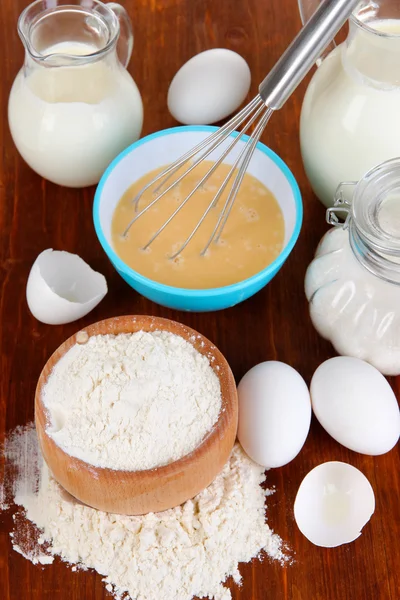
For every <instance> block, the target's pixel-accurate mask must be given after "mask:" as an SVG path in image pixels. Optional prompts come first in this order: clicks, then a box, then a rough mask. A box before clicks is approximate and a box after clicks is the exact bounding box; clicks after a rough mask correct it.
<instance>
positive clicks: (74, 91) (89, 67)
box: [8, 42, 143, 187]
mask: <svg viewBox="0 0 400 600" xmlns="http://www.w3.org/2000/svg"><path fill="white" fill-rule="evenodd" d="M96 50H97V49H96V48H94V47H91V46H88V45H86V44H76V43H73V44H71V43H68V42H63V43H62V44H57V46H54V47H52V48H50V49H48V50H47V53H53V52H58V53H65V54H69V55H71V54H74V55H85V54H90V53H92V52H95V51H96ZM8 116H9V125H10V130H11V134H12V137H13V139H14V142H15V144H16V146H17V148H18V150H19V152H20V154H21V155H22V157H23V158H24V159H25V161H26V162H27V163H28V164H29V165H30V167H31V168H32V169H34V170H35V171H36V172H37V173H39V174H40V175H41V176H42V177H45V178H46V179H49V180H50V181H53V182H54V183H57V184H60V185H65V186H69V187H84V186H88V185H92V184H95V183H97V182H98V181H99V179H100V177H101V175H102V173H103V172H104V170H105V169H106V167H107V166H108V164H109V163H110V162H111V161H112V160H113V159H114V158H115V157H116V156H117V154H119V152H121V151H122V150H123V149H124V148H126V147H127V146H128V145H130V144H131V143H132V142H134V141H135V140H137V139H138V137H139V136H140V132H141V129H142V122H143V108H142V101H141V97H140V93H139V91H138V89H137V86H136V84H135V82H134V81H133V79H132V77H131V76H130V75H129V73H128V72H127V71H126V70H125V69H124V68H123V67H122V66H121V65H120V64H119V63H118V61H117V59H116V57H108V59H107V60H105V59H103V60H100V61H97V62H94V63H91V64H90V63H88V64H84V65H79V66H63V67H55V68H54V67H53V68H46V67H45V66H39V67H35V68H33V69H26V71H24V69H21V71H20V72H19V74H18V75H17V77H16V79H15V81H14V84H13V87H12V90H11V94H10V100H9V110H8Z"/></svg>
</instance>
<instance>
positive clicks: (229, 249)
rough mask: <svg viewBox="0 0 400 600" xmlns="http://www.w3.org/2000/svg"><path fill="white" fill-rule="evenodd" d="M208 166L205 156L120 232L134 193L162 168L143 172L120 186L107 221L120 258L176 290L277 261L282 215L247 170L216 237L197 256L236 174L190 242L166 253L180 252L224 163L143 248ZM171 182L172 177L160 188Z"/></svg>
mask: <svg viewBox="0 0 400 600" xmlns="http://www.w3.org/2000/svg"><path fill="white" fill-rule="evenodd" d="M212 165H213V163H212V162H211V161H204V162H202V163H201V164H200V165H198V166H197V167H196V168H195V169H193V171H192V172H191V173H190V174H188V175H187V176H185V178H184V179H183V180H182V181H181V182H180V183H179V184H178V185H177V186H176V187H174V188H173V189H172V190H170V191H169V192H168V193H167V194H166V195H165V196H164V197H163V198H161V199H160V200H159V201H158V202H157V203H156V204H155V205H154V206H153V207H152V208H150V209H149V210H148V211H147V212H146V213H145V214H144V215H142V216H141V217H140V218H139V219H138V220H137V221H136V222H135V223H134V224H133V225H132V227H131V229H130V230H129V233H128V234H127V235H126V236H125V237H123V232H124V231H125V229H126V227H127V225H128V223H129V222H130V221H131V220H132V219H133V217H134V216H135V214H137V213H135V206H134V203H133V200H134V198H135V197H136V195H137V194H138V193H139V192H140V191H141V190H142V188H143V187H144V186H145V185H146V184H147V183H149V182H150V181H151V180H152V179H153V178H154V177H155V176H156V175H157V174H159V173H160V172H161V171H162V170H163V169H165V167H161V168H159V169H156V170H154V171H152V172H150V173H147V174H146V175H144V176H143V177H142V178H141V179H139V180H138V181H136V182H135V183H134V184H133V185H132V186H131V187H130V188H129V189H128V190H127V191H126V192H125V194H124V195H123V196H122V198H121V200H120V201H119V203H118V205H117V207H116V209H115V212H114V215H113V221H112V243H113V246H114V250H115V252H116V253H117V254H118V256H119V257H120V258H121V259H122V260H123V261H124V263H126V264H127V265H129V266H130V267H131V268H132V269H134V270H135V271H137V272H138V273H140V274H141V275H144V276H145V277H148V278H149V279H152V280H153V281H157V282H159V283H164V284H166V285H170V286H174V287H180V288H191V289H206V288H216V287H222V286H226V285H230V284H233V283H237V282H239V281H243V280H244V279H247V278H248V277H251V276H252V275H255V274H256V273H258V272H259V271H261V270H262V269H264V268H265V267H267V266H268V265H269V264H270V263H271V262H273V261H274V260H275V258H276V257H277V256H278V255H279V254H280V252H281V250H282V247H283V242H284V235H285V224H284V219H283V214H282V211H281V209H280V206H279V204H278V202H277V200H276V198H275V196H274V195H273V194H272V193H271V192H270V190H268V188H266V187H265V186H264V185H263V184H262V183H261V182H260V181H259V180H258V179H256V178H255V177H253V176H252V175H250V174H249V173H246V174H245V176H244V178H243V181H242V184H241V186H240V189H239V192H238V195H237V197H236V200H235V203H234V205H233V208H232V211H231V213H230V215H229V218H228V220H227V222H226V225H225V227H224V230H223V232H222V235H221V237H220V239H219V240H218V241H217V242H213V243H212V244H211V245H210V247H209V249H208V250H207V252H206V254H205V255H203V256H202V255H201V252H202V250H203V249H204V247H205V246H206V244H207V242H208V240H209V238H210V236H211V234H212V231H213V229H214V227H215V225H216V223H217V220H218V216H219V214H220V212H221V210H222V208H223V206H224V203H225V200H226V198H227V195H228V193H229V190H230V188H231V182H232V181H233V177H234V175H233V177H232V179H231V181H230V183H229V184H228V186H227V187H228V190H225V192H224V194H222V196H221V197H220V199H219V201H218V203H217V205H216V207H214V208H212V209H211V210H210V212H209V213H208V215H207V217H206V218H205V220H204V222H203V223H202V225H201V226H200V228H199V230H198V231H197V233H196V234H195V236H194V237H193V239H192V240H191V241H190V242H189V244H188V246H187V247H186V248H185V249H184V250H183V252H181V253H180V254H179V255H178V256H177V257H176V258H173V259H171V258H170V257H171V256H172V255H173V254H174V253H176V252H177V251H178V249H179V247H180V246H181V245H182V244H183V243H184V241H185V240H186V238H187V237H188V236H189V234H190V233H191V232H192V230H193V229H194V227H195V226H196V224H197V222H198V221H199V220H200V218H201V217H202V215H203V213H204V211H205V210H206V209H207V207H208V206H209V204H210V203H211V202H212V200H213V198H214V196H215V194H216V193H217V191H218V189H219V187H220V186H221V184H222V183H223V181H224V179H225V177H226V176H227V174H228V173H229V171H230V169H231V166H230V165H226V164H222V165H220V166H219V167H218V168H217V169H216V170H215V172H214V173H213V174H212V175H211V177H210V178H209V179H208V180H207V182H205V183H204V184H203V186H201V187H200V188H199V190H197V191H196V192H195V194H194V195H193V196H192V197H191V198H190V200H189V201H188V202H187V204H186V205H185V206H184V207H183V208H182V209H181V211H180V212H179V213H177V215H176V216H175V217H174V218H173V219H172V221H171V222H170V223H169V225H167V227H166V228H165V229H164V231H163V232H162V233H161V234H160V235H159V236H158V237H157V238H156V239H155V240H154V241H153V243H152V244H151V245H150V246H149V248H147V249H146V250H143V247H144V246H145V245H146V244H147V242H148V241H149V240H150V238H151V237H152V235H153V234H154V233H155V232H156V231H157V229H158V228H159V227H161V225H162V224H163V223H164V222H165V221H166V220H167V219H168V218H169V217H170V216H171V214H172V213H173V212H174V211H175V210H176V208H177V207H178V206H179V205H180V204H182V202H183V201H184V199H185V198H186V196H187V195H188V194H189V193H190V192H191V191H192V190H193V188H194V187H195V186H196V185H197V183H198V182H199V180H200V179H201V178H202V177H203V176H204V175H205V174H206V172H207V171H208V170H209V169H210V167H212ZM182 172H183V171H182ZM179 175H180V173H178V174H175V175H174V176H173V177H174V179H176V178H177V176H179ZM172 182H173V179H172V178H171V180H170V181H168V182H167V183H166V184H165V187H164V189H166V188H167V187H168V185H170V184H171V183H172ZM156 186H157V184H156ZM156 186H153V187H152V188H151V189H148V190H146V192H145V193H144V194H143V196H142V198H141V200H140V202H139V211H140V210H142V209H143V208H144V207H145V206H147V205H148V204H150V202H151V201H152V200H154V198H155V194H154V189H155V187H156Z"/></svg>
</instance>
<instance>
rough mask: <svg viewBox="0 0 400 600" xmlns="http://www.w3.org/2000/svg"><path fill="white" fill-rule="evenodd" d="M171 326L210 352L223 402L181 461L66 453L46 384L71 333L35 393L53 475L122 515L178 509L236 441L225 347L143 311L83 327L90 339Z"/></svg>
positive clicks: (37, 420)
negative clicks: (151, 462)
mask: <svg viewBox="0 0 400 600" xmlns="http://www.w3.org/2000/svg"><path fill="white" fill-rule="evenodd" d="M157 330H161V331H169V332H170V333H173V334H175V335H179V336H181V337H182V338H184V339H185V340H187V341H188V342H190V343H191V344H193V346H194V347H195V348H196V350H197V351H198V352H200V354H203V355H204V356H206V357H207V358H208V359H209V361H210V364H211V365H212V368H213V370H214V372H215V374H216V375H217V377H218V378H219V381H220V385H221V396H222V406H221V412H220V415H219V417H218V421H217V423H216V424H215V426H214V427H213V429H212V431H211V432H210V434H209V435H207V436H206V437H205V439H204V440H203V442H202V444H200V446H198V447H197V448H196V449H195V450H194V451H193V452H190V454H187V455H186V456H184V457H183V458H181V459H180V460H177V461H175V462H173V463H170V464H168V465H165V466H163V467H159V468H157V469H154V468H153V469H148V470H145V471H118V470H112V469H102V468H97V467H94V466H93V465H88V464H87V463H85V462H84V461H82V460H80V459H78V458H75V457H73V456H70V455H69V454H68V453H67V452H64V450H62V449H61V448H60V447H59V446H58V445H57V444H56V443H55V442H54V440H53V439H52V438H51V437H50V436H49V435H48V434H47V433H46V425H47V423H48V421H49V419H48V415H47V411H46V408H45V406H44V404H43V400H42V394H43V387H44V386H45V385H46V382H47V380H48V378H49V375H50V373H51V372H52V370H53V369H54V366H55V365H56V364H57V362H58V361H59V360H60V359H61V358H62V357H63V356H64V354H65V353H66V352H68V350H69V349H70V348H71V347H72V346H74V345H75V344H76V343H77V336H76V335H72V336H71V337H69V338H68V340H66V341H65V342H63V343H62V344H61V346H59V347H58V348H57V350H56V351H55V352H54V354H52V356H51V357H50V358H49V360H48V361H47V363H46V365H45V367H44V369H43V371H42V373H41V375H40V377H39V381H38V385H37V388H36V394H35V423H36V430H37V433H38V438H39V443H40V447H41V449H42V453H43V456H44V459H45V461H46V463H47V464H48V466H49V468H50V471H51V472H52V474H53V475H54V478H55V479H56V480H57V481H58V483H60V484H61V485H62V486H63V487H64V488H65V489H66V490H67V492H69V493H70V494H72V496H74V497H75V498H78V500H80V501H81V502H84V503H85V504H88V505H89V506H91V507H93V508H97V509H98V510H103V511H106V512H111V513H119V514H124V515H143V514H146V513H150V512H160V511H163V510H167V509H169V508H174V507H175V506H178V505H179V504H182V503H183V502H186V501H187V500H190V499H191V498H193V497H194V496H196V495H197V494H199V493H200V492H201V491H203V490H204V488H206V487H207V486H208V485H210V483H211V482H212V481H214V479H215V477H216V476H217V475H218V473H220V472H221V471H222V469H223V467H224V465H225V464H226V463H227V462H228V459H229V456H230V454H231V452H232V448H233V446H234V444H235V438H236V432H237V424H238V398H237V391H236V386H235V380H234V377H233V374H232V371H231V369H230V367H229V365H228V362H227V361H226V359H225V358H224V356H223V355H222V354H221V352H220V351H219V350H218V348H216V347H215V346H214V344H213V343H212V342H210V341H209V340H208V339H207V338H205V337H204V336H203V335H201V334H199V333H198V332H196V331H195V330H194V329H192V328H191V327H187V325H182V323H178V322H176V321H171V320H169V319H163V318H161V317H149V316H143V315H137V316H123V317H111V318H110V319H105V320H103V321H98V322H97V323H94V324H93V325H90V326H89V327H85V328H84V329H83V330H80V332H79V333H80V334H83V332H86V334H87V336H88V337H87V339H89V337H92V336H96V335H105V334H113V335H118V334H119V333H135V332H136V331H157Z"/></svg>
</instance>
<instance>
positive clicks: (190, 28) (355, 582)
mask: <svg viewBox="0 0 400 600" xmlns="http://www.w3.org/2000/svg"><path fill="white" fill-rule="evenodd" d="M296 4H297V3H296V2H295V0H268V1H267V0H262V1H260V0H242V1H241V2H238V1H237V0H236V1H235V2H233V1H232V0H218V1H215V0H126V1H125V2H124V5H125V6H126V7H127V9H128V12H129V14H130V15H131V17H132V19H133V21H134V27H135V35H136V40H135V48H134V54H133V59H132V62H131V65H130V71H131V72H132V74H133V75H134V77H135V80H136V82H137V84H138V86H139V88H140V90H141V93H142V95H143V99H144V106H145V126H144V134H147V133H150V132H153V131H156V130H158V129H162V128H165V127H169V126H172V125H174V124H175V123H174V121H173V119H172V117H171V116H170V115H169V114H168V111H167V108H166V94H167V90H168V85H169V82H170V81H171V78H172V76H173V75H174V73H175V72H176V70H177V69H178V67H179V66H180V65H181V64H183V62H184V61H185V60H187V59H188V58H190V57H191V56H192V55H194V54H195V53H196V52H199V51H201V50H206V49H209V48H214V47H227V48H231V49H232V50H236V51H237V52H239V53H240V54H242V55H243V56H244V57H245V58H246V60H247V61H248V63H249V65H250V67H251V72H252V78H253V81H252V89H251V94H250V95H249V98H250V96H253V95H254V94H255V93H256V91H257V87H258V83H259V81H260V80H261V79H262V77H263V76H264V75H265V74H266V73H267V71H268V69H269V68H270V67H271V66H272V65H273V64H274V62H275V61H276V59H277V58H278V57H279V55H280V54H281V52H282V51H283V50H284V49H285V47H286V46H287V44H288V43H289V42H290V41H291V39H292V38H293V36H294V35H295V33H296V32H297V31H298V29H299V28H300V19H299V17H298V14H297V7H296ZM25 5H26V2H25V1H24V0H2V2H1V3H0V23H1V25H2V35H1V38H0V45H1V54H0V56H1V57H2V86H1V91H0V109H1V120H0V139H1V142H2V143H1V152H0V232H1V233H0V323H1V326H0V336H1V337H0V340H1V342H0V343H1V347H0V361H1V363H0V365H1V371H0V373H1V374H0V442H1V439H2V438H3V436H4V432H5V431H8V430H10V429H12V428H13V427H15V426H16V425H18V424H24V423H27V422H28V421H31V420H32V419H33V412H34V393H35V386H36V382H37V379H38V377H39V374H40V372H41V370H42V368H43V365H44V364H45V362H46V360H47V359H48V358H49V356H50V355H51V353H52V352H53V351H54V350H55V349H56V348H57V347H58V346H59V345H60V344H61V343H62V342H63V341H64V340H65V339H66V338H68V337H69V336H70V335H72V334H73V333H74V332H75V331H76V330H77V328H79V327H80V328H83V327H85V326H87V325H88V324H90V323H93V322H95V321H98V320H99V319H102V318H106V317H113V316H117V315H124V314H149V315H158V316H163V317H167V318H172V319H175V320H177V321H180V322H182V323H185V324H187V325H189V326H191V327H193V328H194V329H196V330H198V331H200V332H201V333H202V334H204V335H205V336H206V337H207V338H209V339H210V340H212V341H213V342H214V343H215V344H216V345H217V346H218V348H220V350H221V351H222V352H223V353H224V355H225V356H226V358H227V359H228V361H229V363H230V365H231V367H232V370H233V373H234V375H235V377H236V379H237V380H239V379H240V378H241V376H242V375H243V374H244V373H245V372H246V371H247V370H248V369H249V368H250V367H252V366H253V365H255V364H256V363H258V362H260V361H263V360H271V359H278V360H282V361H284V362H287V363H289V364H291V365H292V366H293V367H294V368H296V369H298V370H299V371H300V373H302V375H303V376H304V377H305V379H306V381H307V382H309V380H310V378H311V376H312V373H313V372H314V370H315V369H316V367H317V366H318V365H319V364H320V363H321V362H322V361H323V360H325V359H327V358H329V357H331V356H333V354H334V352H333V350H332V347H331V345H330V344H328V343H327V342H325V341H323V340H322V339H321V338H320V337H319V336H318V335H317V333H316V332H315V331H314V329H313V327H312V325H311V322H310V319H309V316H308V306H307V302H306V299H305V297H304V292H303V280H304V274H305V270H306V267H307V265H308V264H309V262H310V260H311V258H312V256H313V253H314V250H315V248H316V246H317V243H318V241H319V239H320V238H321V236H322V234H323V233H324V231H325V230H326V225H325V216H324V209H323V207H322V205H321V204H320V203H319V202H318V201H317V200H316V199H315V197H314V196H313V194H312V192H311V190H310V187H309V184H308V182H307V180H306V178H305V175H304V171H303V167H302V163H301V157H300V151H299V141H298V122H299V111H300V107H301V102H302V98H303V94H304V90H305V85H306V83H305V84H304V85H302V86H301V87H300V88H299V89H298V90H297V92H296V93H295V95H294V96H293V97H292V99H291V100H290V101H289V102H288V104H287V105H286V106H285V108H284V109H282V110H281V111H280V112H279V113H277V114H276V115H274V117H273V118H272V120H271V121H270V124H269V125H268V129H267V131H266V132H265V134H264V135H263V141H264V142H265V143H266V144H267V145H269V146H270V147H271V148H272V149H273V150H275V151H276V152H277V153H278V154H279V155H280V156H281V157H282V158H283V159H284V160H285V161H286V163H287V164H288V165H289V167H290V168H291V169H292V171H293V173H294V174H295V176H296V178H297V180H298V182H299V185H300V187H301V190H302V193H303V200H304V226H303V229H302V232H301V236H300V239H299V242H298V243H297V245H296V248H295V250H294V252H293V253H292V255H291V256H290V258H289V260H288V261H287V262H286V263H285V265H284V267H283V268H282V270H281V271H280V272H279V274H278V275H277V276H276V277H275V278H274V280H273V281H272V282H271V283H270V284H269V285H268V286H267V287H266V288H265V289H264V290H263V291H262V292H260V293H259V294H257V295H256V296H255V297H254V298H252V299H250V300H248V301H246V302H245V303H244V304H242V305H239V306H237V307H235V308H231V309H229V310H226V311H223V312H220V313H217V314H189V313H179V312H176V311H173V310H168V309H164V308H162V307H160V306H156V305H154V304H152V303H151V302H149V301H147V300H145V299H144V298H142V297H140V296H139V295H138V294H136V293H135V292H134V291H133V290H132V289H130V288H129V287H128V286H127V285H126V284H125V283H124V282H123V281H122V279H120V277H119V276H118V275H117V274H116V273H115V271H114V270H113V268H112V267H111V265H110V264H109V263H108V261H107V259H106V257H105V256H104V254H103V252H102V250H101V247H100V245H99V243H98V242H97V239H96V236H95V233H94V230H93V224H92V217H91V207H92V201H93V194H94V189H86V190H81V191H77V190H68V189H64V188H60V187H57V186H55V185H52V184H50V183H48V182H46V181H43V180H42V179H41V178H40V177H38V176H37V175H35V174H34V173H33V172H32V171H31V170H30V169H29V167H27V166H26V165H25V164H24V163H23V161H22V160H21V158H20V157H19V156H18V154H17V151H16V150H15V148H14V146H13V144H12V141H11V138H10V134H9V131H8V126H7V98H8V94H9V90H10V86H11V84H12V81H13V79H14V77H15V75H16V73H17V71H18V69H19V68H20V66H21V64H22V60H23V51H22V46H21V43H20V40H19V39H18V36H17V32H16V22H17V18H18V15H19V13H20V12H21V10H22V9H23V8H24V7H25ZM51 247H52V248H56V249H63V250H68V251H71V252H76V253H78V254H79V255H80V256H82V257H83V258H84V259H85V260H86V261H87V262H88V263H89V264H90V265H91V266H92V267H93V268H95V269H97V270H99V271H100V272H102V273H104V275H105V276H106V278H107V281H108V284H109V289H110V291H109V293H108V295H107V296H106V298H105V299H104V301H103V302H102V303H101V304H100V305H99V306H98V307H97V308H96V309H95V310H94V311H93V312H92V313H91V314H90V315H88V316H87V317H85V318H84V319H82V320H81V321H80V322H79V323H78V324H77V323H72V324H70V325H65V326H57V327H51V326H46V325H42V324H40V323H38V322H37V321H35V319H34V318H33V317H32V316H31V315H30V313H29V311H28V308H27V305H26V300H25V286H26V280H27V276H28V273H29V269H30V266H31V264H32V262H33V260H34V259H35V258H36V256H37V254H38V253H39V252H41V251H42V250H43V249H45V248H51ZM393 385H394V387H395V389H396V391H397V394H398V397H400V385H399V383H398V382H393ZM327 460H343V461H346V462H349V463H350V464H352V465H354V466H356V467H358V468H359V469H361V470H362V471H363V473H365V475H366V476H367V477H368V479H369V480H370V482H371V484H372V486H373V488H374V490H375V494H376V501H377V504H376V511H375V514H374V515H373V517H372V519H371V521H370V523H369V524H368V525H367V526H366V527H365V529H364V531H363V534H362V536H361V537H360V538H359V539H358V540H356V541H355V542H354V543H352V544H350V545H346V546H342V547H340V548H337V549H331V550H324V549H320V548H317V547H314V546H312V545H311V544H310V543H309V542H308V541H307V540H306V539H305V538H304V537H303V536H302V535H301V534H300V532H299V530H298V529H297V527H296V524H295V522H294V520H293V502H294V498H295V495H296V491H297V489H298V486H299V485H300V482H301V480H302V479H303V477H304V476H305V475H306V473H307V472H308V471H309V470H310V469H312V468H313V467H314V466H316V465H317V464H319V463H321V462H324V461H327ZM0 469H1V465H0ZM268 485H269V486H275V487H276V493H275V495H274V496H272V497H270V498H269V499H268V513H267V514H268V521H269V523H270V525H271V527H272V528H273V529H274V530H275V531H276V532H278V533H279V535H280V536H281V537H282V538H283V539H284V540H285V541H286V542H287V543H288V545H289V547H290V548H291V549H292V552H293V556H294V559H295V562H294V564H293V565H291V566H288V567H285V568H282V567H281V566H280V565H279V564H277V563H270V562H269V561H268V560H264V562H262V563H260V562H258V561H254V562H253V563H252V564H249V565H245V566H244V567H243V568H242V573H243V577H244V583H243V586H242V587H240V588H239V587H237V586H235V585H234V584H233V583H232V585H231V589H232V596H233V598H234V599H235V600H250V599H253V600H266V599H268V600H398V599H399V598H400V553H399V550H398V546H399V541H398V540H399V537H400V501H399V498H400V452H399V448H398V447H397V448H396V449H394V450H393V451H392V452H390V453H389V454H387V455H384V456H381V457H376V458H371V457H367V456H363V455H360V454H356V453H353V452H350V451H348V450H346V449H345V448H343V447H341V446H340V445H339V444H337V443H336V442H334V441H333V440H332V439H331V438H330V437H329V436H328V434H327V433H326V432H325V431H323V430H322V428H321V427H320V426H319V425H318V423H316V422H315V420H313V422H312V427H311V432H310V435H309V438H308V440H307V442H306V444H305V446H304V449H303V451H302V452H301V454H300V455H299V456H298V457H297V458H296V459H295V460H294V461H293V462H292V463H290V464H289V465H287V466H286V467H284V468H282V469H276V470H273V471H270V472H269V473H268ZM10 527H11V517H10V514H6V515H3V516H0V599H1V600H20V598H21V597H23V598H24V600H50V599H51V600H102V599H106V598H107V597H109V595H108V594H107V592H106V591H105V590H104V587H103V584H102V582H101V577H100V576H99V575H97V574H95V573H92V572H88V573H72V572H71V571H70V570H69V569H68V568H67V567H66V566H65V565H63V564H61V563H60V562H58V561H57V562H56V563H55V564H54V565H52V566H51V567H47V568H46V569H44V570H41V569H40V568H38V567H35V566H34V565H32V564H31V563H29V562H28V561H26V560H25V559H24V558H22V557H21V556H20V555H18V554H16V553H15V552H13V551H12V549H11V544H10V540H9V538H8V532H9V530H10ZM171 600H174V599H171Z"/></svg>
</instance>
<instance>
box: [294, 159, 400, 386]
mask: <svg viewBox="0 0 400 600" xmlns="http://www.w3.org/2000/svg"><path fill="white" fill-rule="evenodd" d="M349 191H351V193H350V194H349V193H348V192H349ZM345 198H346V199H345ZM348 198H351V199H350V200H349V199H348ZM344 216H345V221H344V223H343V222H342V221H341V218H342V217H343V218H344ZM327 221H328V223H329V224H331V225H333V226H334V227H333V228H331V229H330V230H329V231H328V232H327V233H326V234H325V235H324V237H323V238H322V240H321V242H320V244H319V246H318V248H317V251H316V255H315V258H314V260H313V261H312V262H311V264H310V266H309V267H308V269H307V273H306V278H305V292H306V296H307V299H308V300H309V308H310V315H311V319H312V322H313V324H314V326H315V328H316V329H317V331H318V332H319V333H320V335H322V336H323V337H324V338H326V339H328V340H330V341H331V343H332V344H333V346H334V347H335V349H336V351H337V352H338V353H339V354H343V355H347V356H355V357H358V358H361V359H363V360H365V361H368V362H369V363H371V364H372V365H374V366H375V367H376V368H378V369H379V370H380V371H381V372H382V373H383V374H385V375H398V374H400V158H396V159H393V160H390V161H387V162H385V163H382V164H381V165H379V166H377V167H375V168H374V169H372V170H370V171H369V172H368V173H367V174H366V175H365V176H364V177H363V178H362V179H361V180H360V181H359V182H345V183H342V184H341V185H340V186H339V188H338V190H337V192H336V197H335V204H334V207H333V208H329V209H328V211H327Z"/></svg>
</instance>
